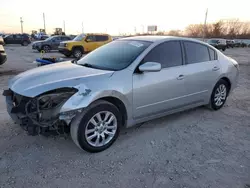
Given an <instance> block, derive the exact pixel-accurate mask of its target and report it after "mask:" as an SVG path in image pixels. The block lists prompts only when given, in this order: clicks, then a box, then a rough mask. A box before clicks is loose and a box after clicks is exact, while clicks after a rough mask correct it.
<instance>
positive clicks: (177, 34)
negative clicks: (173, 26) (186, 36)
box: [167, 30, 182, 36]
mask: <svg viewBox="0 0 250 188" xmlns="http://www.w3.org/2000/svg"><path fill="white" fill-rule="evenodd" d="M167 34H168V35H170V36H181V35H182V34H181V31H180V30H170V31H169V32H168V33H167Z"/></svg>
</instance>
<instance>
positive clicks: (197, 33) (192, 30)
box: [185, 24, 204, 37]
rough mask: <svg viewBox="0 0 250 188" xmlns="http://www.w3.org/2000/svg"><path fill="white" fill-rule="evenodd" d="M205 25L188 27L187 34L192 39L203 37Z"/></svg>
mask: <svg viewBox="0 0 250 188" xmlns="http://www.w3.org/2000/svg"><path fill="white" fill-rule="evenodd" d="M203 30H204V25H203V24H191V25H189V26H187V28H186V30H185V33H186V35H188V36H190V37H202V36H203Z"/></svg>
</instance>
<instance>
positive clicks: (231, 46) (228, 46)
mask: <svg viewBox="0 0 250 188" xmlns="http://www.w3.org/2000/svg"><path fill="white" fill-rule="evenodd" d="M226 43H227V48H234V47H235V41H234V40H227V41H226Z"/></svg>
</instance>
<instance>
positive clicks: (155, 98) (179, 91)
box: [133, 41, 189, 119]
mask: <svg viewBox="0 0 250 188" xmlns="http://www.w3.org/2000/svg"><path fill="white" fill-rule="evenodd" d="M146 62H158V63H161V66H162V69H161V71H159V72H143V73H141V72H135V73H134V74H133V114H134V118H135V119H138V118H143V117H146V116H150V115H156V114H160V113H163V112H165V111H171V110H175V109H178V108H181V107H183V106H185V105H188V104H189V101H187V100H186V97H185V96H186V94H187V89H188V86H187V85H185V80H184V79H183V74H184V73H183V56H182V48H181V43H180V41H168V42H164V43H162V44H159V45H158V46H156V47H154V48H153V49H152V50H151V51H150V52H149V53H148V54H147V55H146V56H145V58H144V59H143V61H142V62H141V64H143V63H146Z"/></svg>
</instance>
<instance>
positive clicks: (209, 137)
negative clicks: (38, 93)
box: [0, 46, 250, 188]
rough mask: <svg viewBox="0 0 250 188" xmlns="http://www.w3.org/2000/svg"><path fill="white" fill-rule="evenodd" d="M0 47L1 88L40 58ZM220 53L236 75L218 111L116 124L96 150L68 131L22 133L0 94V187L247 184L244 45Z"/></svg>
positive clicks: (248, 66)
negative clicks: (105, 145) (0, 59)
mask: <svg viewBox="0 0 250 188" xmlns="http://www.w3.org/2000/svg"><path fill="white" fill-rule="evenodd" d="M5 48H6V51H7V54H8V61H7V62H6V63H5V64H4V65H2V66H0V78H1V79H0V88H1V90H2V89H3V88H5V87H6V86H7V81H8V79H9V78H10V77H12V76H14V75H15V74H17V73H18V72H21V71H24V70H27V69H30V68H33V67H35V66H34V64H32V61H33V60H34V59H35V58H37V57H39V56H40V54H39V53H38V52H33V51H32V50H31V47H30V46H28V47H21V46H6V47H5ZM225 53H226V54H227V55H229V56H231V57H233V58H235V59H236V60H237V61H238V62H239V64H240V80H239V84H238V87H237V88H236V89H235V90H234V92H233V93H232V94H231V96H230V97H229V98H228V101H227V103H226V105H225V106H224V107H223V108H222V109H221V110H219V111H217V112H214V111H210V110H208V109H207V108H205V107H200V108H196V109H193V110H189V111H186V112H182V113H178V114H174V115H170V116H167V117H164V118H160V119H156V120H153V121H150V122H146V123H144V124H143V125H142V126H140V127H139V126H138V127H134V128H130V129H126V130H123V131H122V132H121V135H120V137H119V138H118V140H117V141H116V143H115V144H114V145H113V146H112V147H111V148H109V149H108V150H106V151H104V152H101V153H97V154H90V153H87V152H84V151H80V150H79V149H78V148H77V147H76V146H75V145H74V143H73V142H72V141H71V139H70V137H69V136H68V137H63V136H60V137H49V138H45V137H43V136H35V137H32V136H27V135H26V133H25V132H24V131H23V130H22V129H21V128H20V127H19V126H18V125H16V124H14V123H13V122H12V120H11V119H10V118H9V116H8V114H7V112H6V108H5V102H4V98H3V97H2V96H0V122H1V124H0V187H4V188H8V187H18V188H19V187H25V188H27V187H29V188H31V187H36V188H39V187H60V188H64V187H87V188H92V187H98V188H99V187H104V188H107V187H119V188H123V187H124V188H140V187H149V188H151V187H152V188H158V187H164V188H172V187H173V188H184V187H186V188H196V187H197V188H210V187H212V188H229V187H230V188H249V187H250V49H229V50H226V52H225ZM50 55H56V56H61V55H60V54H57V53H51V54H50ZM1 92H2V91H1Z"/></svg>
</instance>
